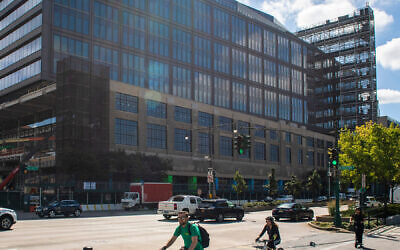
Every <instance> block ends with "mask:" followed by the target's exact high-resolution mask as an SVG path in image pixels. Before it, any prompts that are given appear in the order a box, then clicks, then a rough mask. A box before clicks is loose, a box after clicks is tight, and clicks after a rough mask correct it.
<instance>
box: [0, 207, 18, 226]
mask: <svg viewBox="0 0 400 250" xmlns="http://www.w3.org/2000/svg"><path fill="white" fill-rule="evenodd" d="M16 222H17V213H16V212H15V211H14V210H12V209H8V208H2V207H0V229H2V230H8V229H10V228H11V226H12V225H13V224H15V223H16Z"/></svg>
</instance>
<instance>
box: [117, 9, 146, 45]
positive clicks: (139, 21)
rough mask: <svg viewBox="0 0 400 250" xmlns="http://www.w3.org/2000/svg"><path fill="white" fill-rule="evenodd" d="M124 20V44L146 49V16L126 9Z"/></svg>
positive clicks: (123, 14)
mask: <svg viewBox="0 0 400 250" xmlns="http://www.w3.org/2000/svg"><path fill="white" fill-rule="evenodd" d="M122 20H123V22H122V24H123V25H122V44H123V45H125V46H129V47H131V48H135V49H140V50H145V41H146V19H145V17H142V16H139V15H135V14H132V13H129V12H127V11H124V12H122Z"/></svg>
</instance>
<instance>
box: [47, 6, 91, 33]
mask: <svg viewBox="0 0 400 250" xmlns="http://www.w3.org/2000/svg"><path fill="white" fill-rule="evenodd" d="M69 2H70V1H57V3H62V4H65V3H69ZM83 2H86V3H87V6H86V7H87V8H89V1H79V3H78V4H79V5H80V6H76V5H68V4H67V5H64V6H65V7H62V6H59V5H57V4H55V5H54V14H53V24H54V26H56V27H59V28H62V29H68V30H71V31H74V32H78V33H82V34H85V35H88V34H89V22H90V15H89V9H87V10H84V11H83V10H82V9H80V7H84V5H83ZM86 3H85V5H86Z"/></svg>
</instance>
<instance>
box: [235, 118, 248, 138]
mask: <svg viewBox="0 0 400 250" xmlns="http://www.w3.org/2000/svg"><path fill="white" fill-rule="evenodd" d="M237 126H238V127H237V129H238V133H239V134H241V135H250V123H248V122H244V121H238V122H237Z"/></svg>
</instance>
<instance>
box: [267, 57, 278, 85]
mask: <svg viewBox="0 0 400 250" xmlns="http://www.w3.org/2000/svg"><path fill="white" fill-rule="evenodd" d="M264 82H265V85H267V86H270V87H274V88H276V64H275V63H274V62H271V61H269V60H264Z"/></svg>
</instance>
